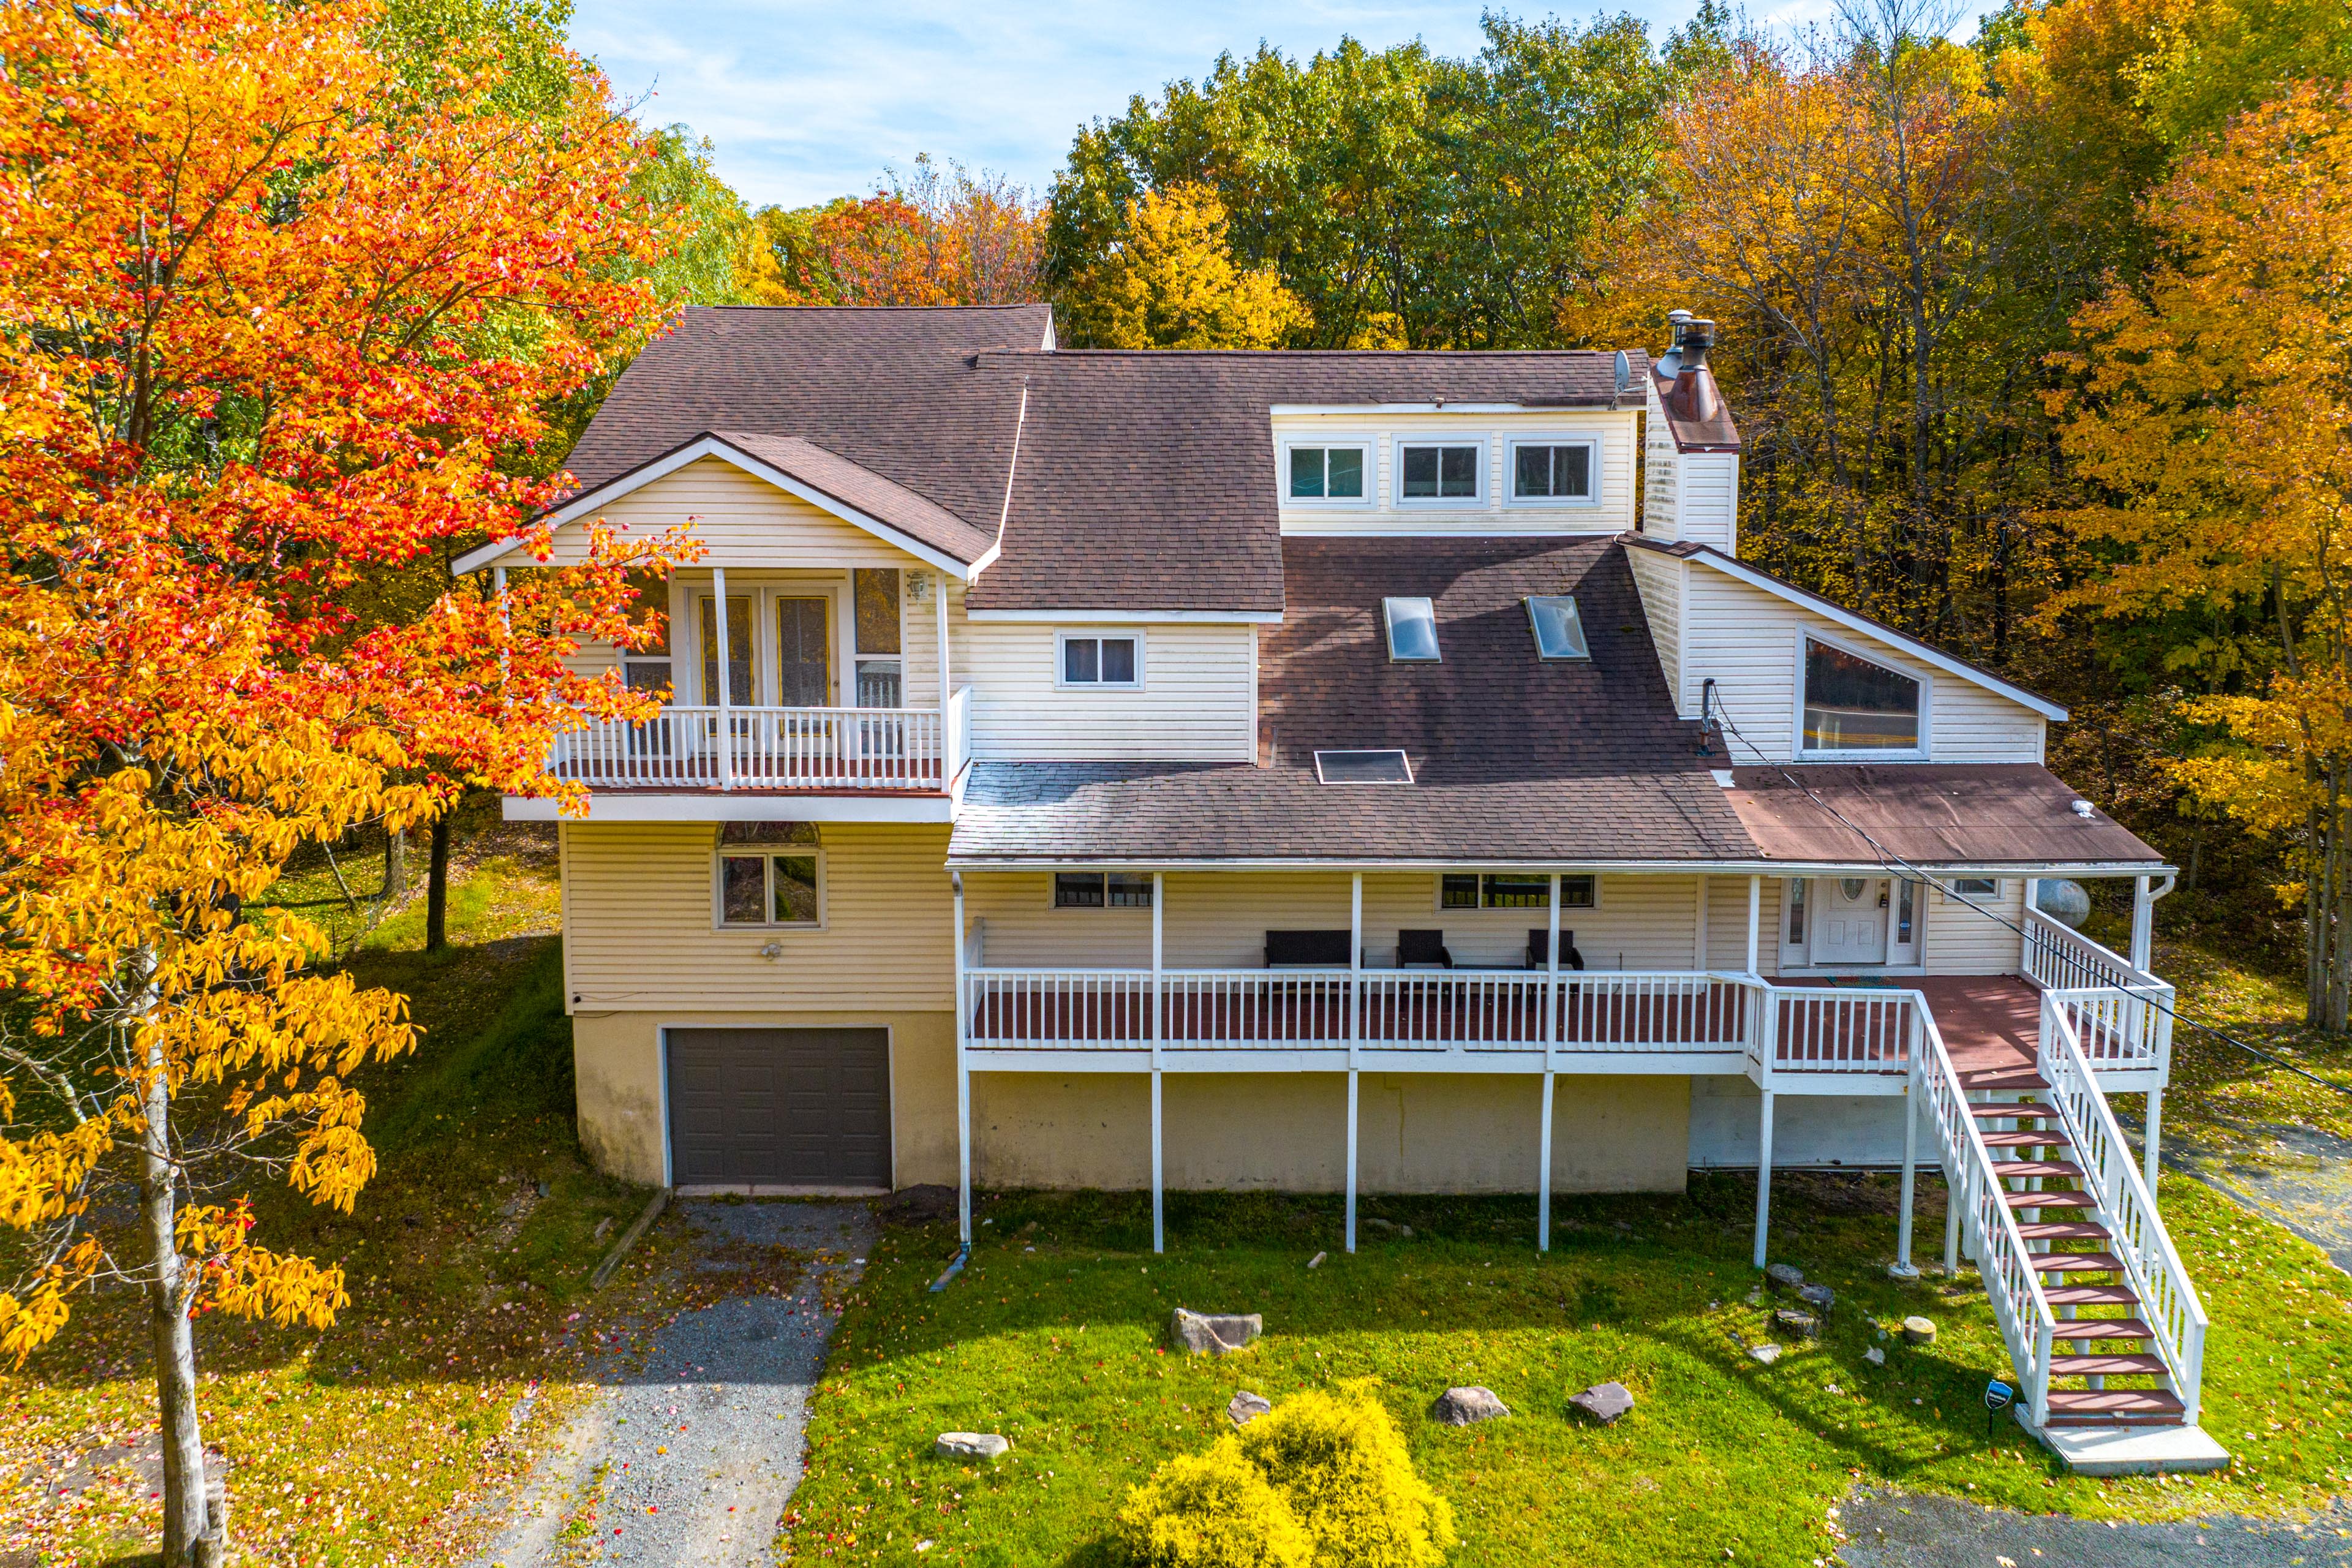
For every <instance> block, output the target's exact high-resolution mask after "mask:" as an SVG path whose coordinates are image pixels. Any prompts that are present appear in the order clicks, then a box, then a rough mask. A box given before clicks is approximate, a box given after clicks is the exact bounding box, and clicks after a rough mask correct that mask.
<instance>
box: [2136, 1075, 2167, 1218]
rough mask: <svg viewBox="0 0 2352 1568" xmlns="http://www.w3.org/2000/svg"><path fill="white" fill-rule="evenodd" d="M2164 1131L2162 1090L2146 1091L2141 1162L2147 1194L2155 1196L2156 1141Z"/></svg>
mask: <svg viewBox="0 0 2352 1568" xmlns="http://www.w3.org/2000/svg"><path fill="white" fill-rule="evenodd" d="M2162 1131H2164V1090H2162V1089H2149V1090H2148V1091H2147V1131H2145V1132H2144V1133H2143V1134H2142V1135H2141V1140H2140V1142H2141V1149H2140V1157H2141V1163H2142V1164H2143V1165H2144V1166H2145V1167H2146V1173H2147V1195H2148V1196H2150V1197H2154V1196H2156V1173H2157V1170H2158V1159H2157V1148H2156V1141H2157V1138H2158V1135H2159V1134H2160V1133H2162Z"/></svg>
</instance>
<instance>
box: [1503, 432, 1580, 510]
mask: <svg viewBox="0 0 2352 1568" xmlns="http://www.w3.org/2000/svg"><path fill="white" fill-rule="evenodd" d="M1592 467H1593V464H1592V443H1591V442H1590V441H1515V442H1513V443H1512V444H1511V500H1513V501H1514V502H1518V503H1529V502H1533V503H1543V502H1558V501H1581V500H1591V499H1592Z"/></svg>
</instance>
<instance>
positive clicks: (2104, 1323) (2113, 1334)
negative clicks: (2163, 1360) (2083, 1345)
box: [2052, 1318, 2155, 1342]
mask: <svg viewBox="0 0 2352 1568" xmlns="http://www.w3.org/2000/svg"><path fill="white" fill-rule="evenodd" d="M2154 1334H2155V1331H2153V1330H2151V1329H2150V1328H2149V1327H2148V1326H2147V1324H2146V1323H2143V1322H2141V1321H2139V1320H2138V1319H2137V1318H2065V1319H2062V1320H2060V1321H2059V1324H2058V1331H2057V1332H2056V1333H2055V1334H2054V1335H2053V1336H2052V1337H2053V1339H2057V1340H2061V1341H2075V1342H2089V1341H2094V1340H2146V1339H2152V1338H2154Z"/></svg>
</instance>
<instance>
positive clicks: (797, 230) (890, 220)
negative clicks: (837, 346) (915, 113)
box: [736, 157, 1045, 305]
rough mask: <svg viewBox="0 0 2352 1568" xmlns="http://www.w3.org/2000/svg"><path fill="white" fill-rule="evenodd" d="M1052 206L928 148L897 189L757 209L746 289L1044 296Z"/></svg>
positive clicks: (783, 293)
mask: <svg viewBox="0 0 2352 1568" xmlns="http://www.w3.org/2000/svg"><path fill="white" fill-rule="evenodd" d="M1044 247H1045V211H1044V209H1043V207H1042V206H1040V205H1039V204H1038V202H1037V201H1036V199H1035V198H1034V197H1033V196H1032V195H1030V194H1029V192H1028V191H1027V190H1025V189H1024V188H1023V187H1022V186H1020V185H1018V184H1014V183H1013V182H1012V181H1010V180H1007V179H1005V178H1003V176H1002V175H996V174H987V173H985V172H982V173H979V174H975V173H973V172H972V171H971V170H969V169H967V168H965V167H964V166H963V165H962V164H961V163H950V164H949V165H948V166H947V167H946V168H945V169H941V168H940V166H939V165H938V164H936V163H932V162H931V160H930V159H929V158H928V157H919V158H917V159H916V160H915V167H914V170H913V172H912V173H911V174H898V173H897V172H895V171H894V172H892V174H890V176H889V179H888V181H887V187H886V188H884V189H881V190H877V191H876V192H875V193H874V194H873V195H868V196H865V197H861V198H856V199H853V198H850V197H843V198H842V199H841V200H839V201H835V202H831V203H828V204H827V205H824V206H821V207H803V208H797V209H795V208H786V207H762V208H761V209H760V211H759V212H757V213H755V214H753V215H752V217H751V225H750V226H749V228H748V229H747V231H746V234H745V244H744V251H743V256H742V258H741V260H740V262H739V263H738V265H737V268H736V287H737V289H739V291H740V293H741V294H742V296H743V298H744V300H747V301H748V302H750V303H751V304H754V305H1018V304H1027V303H1029V302H1031V301H1033V300H1039V299H1042V298H1044V294H1045V284H1044V280H1043V275H1042V271H1041V268H1042V267H1043V264H1044Z"/></svg>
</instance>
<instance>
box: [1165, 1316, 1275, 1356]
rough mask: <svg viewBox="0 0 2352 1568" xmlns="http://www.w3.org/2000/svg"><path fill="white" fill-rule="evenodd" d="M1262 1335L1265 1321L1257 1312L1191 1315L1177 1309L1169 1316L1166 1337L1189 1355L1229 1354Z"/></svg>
mask: <svg viewBox="0 0 2352 1568" xmlns="http://www.w3.org/2000/svg"><path fill="white" fill-rule="evenodd" d="M1264 1332H1265V1317H1264V1316H1263V1315H1262V1314H1260V1313H1257V1312H1247V1313H1243V1312H1192V1311H1187V1310H1185V1309H1183V1308H1181V1307H1179V1308H1177V1309H1176V1310H1174V1311H1172V1312H1171V1313H1169V1314H1168V1337H1169V1339H1171V1341H1173V1342H1175V1343H1176V1345H1177V1347H1178V1348H1179V1349H1181V1350H1183V1351H1185V1352H1189V1353H1191V1354H1192V1355H1231V1354H1233V1353H1234V1352H1235V1351H1237V1350H1240V1349H1241V1348H1242V1347H1243V1346H1244V1345H1246V1344H1248V1343H1250V1342H1252V1341H1254V1340H1255V1339H1256V1338H1257V1337H1258V1336H1259V1335H1260V1334H1262V1333H1264Z"/></svg>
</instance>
